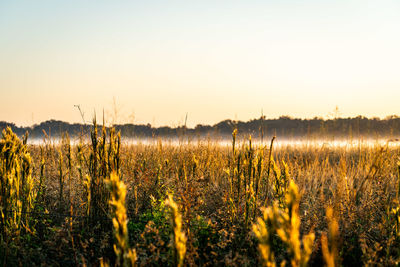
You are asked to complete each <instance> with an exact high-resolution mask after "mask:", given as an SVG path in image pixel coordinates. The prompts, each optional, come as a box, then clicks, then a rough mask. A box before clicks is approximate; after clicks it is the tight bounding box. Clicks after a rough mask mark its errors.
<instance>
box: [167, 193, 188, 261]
mask: <svg viewBox="0 0 400 267" xmlns="http://www.w3.org/2000/svg"><path fill="white" fill-rule="evenodd" d="M165 205H166V206H168V207H169V211H170V215H171V224H172V227H173V228H174V231H173V247H174V264H175V266H179V267H181V266H183V261H184V259H185V253H186V240H187V239H186V235H185V233H184V232H183V231H182V216H181V214H180V213H179V210H178V205H177V204H176V203H175V201H174V200H173V198H172V195H168V198H167V199H166V200H165Z"/></svg>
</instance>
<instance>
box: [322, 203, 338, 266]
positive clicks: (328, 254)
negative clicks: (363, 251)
mask: <svg viewBox="0 0 400 267" xmlns="http://www.w3.org/2000/svg"><path fill="white" fill-rule="evenodd" d="M326 217H327V220H328V236H327V234H326V233H323V234H322V236H321V247H322V255H323V256H324V260H325V263H326V266H328V267H334V266H338V250H337V241H338V237H339V224H338V222H337V220H336V218H335V217H334V214H333V209H332V208H331V207H328V208H327V209H326Z"/></svg>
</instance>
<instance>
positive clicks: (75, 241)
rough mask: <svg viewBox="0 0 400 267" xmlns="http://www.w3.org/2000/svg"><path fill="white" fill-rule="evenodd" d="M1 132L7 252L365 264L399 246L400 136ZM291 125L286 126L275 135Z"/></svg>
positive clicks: (114, 260) (1, 252)
mask: <svg viewBox="0 0 400 267" xmlns="http://www.w3.org/2000/svg"><path fill="white" fill-rule="evenodd" d="M236 134H237V133H236V131H234V132H233V133H232V141H231V143H230V144H229V145H226V144H225V145H221V144H219V143H218V142H216V141H213V140H202V141H198V142H197V141H196V142H195V141H193V142H187V141H182V142H178V143H177V144H171V143H168V142H166V141H163V140H158V141H157V142H155V143H154V144H146V143H144V144H140V143H136V144H131V143H127V142H124V140H121V138H120V136H119V134H118V133H116V132H115V131H114V130H113V129H105V128H100V127H94V128H93V129H92V131H91V133H87V135H83V136H82V138H81V139H78V140H74V142H71V141H70V139H69V137H68V136H67V135H66V136H64V138H63V139H62V140H61V141H60V142H52V141H51V140H49V139H44V140H43V141H42V142H41V143H38V144H36V143H35V144H32V145H29V143H26V140H24V139H23V138H21V139H20V138H18V137H17V136H16V135H14V134H13V133H12V132H11V130H9V129H8V130H6V131H4V132H3V138H2V139H1V143H0V153H1V154H0V178H1V179H0V208H1V221H0V222H1V224H0V234H1V240H0V242H1V243H0V263H2V265H3V266H18V265H21V266H36V265H39V266H43V265H51V266H77V265H84V266H99V265H103V266H106V265H111V266H114V265H117V266H135V265H137V266H149V265H155V266H198V265H199V266H215V265H220V266H225V265H227V266H258V265H259V266H275V265H281V264H283V265H284V266H308V265H310V266H322V265H327V266H339V265H344V266H350V265H353V266H359V265H397V264H398V262H399V259H400V243H399V242H400V229H399V227H400V225H399V223H400V211H399V197H400V195H399V193H400V182H399V179H400V177H399V175H400V167H399V166H400V165H399V163H398V162H399V159H400V158H399V156H400V147H398V146H397V145H395V144H393V143H391V142H387V143H383V144H378V143H377V144H375V145H363V144H362V143H360V144H359V145H354V146H325V145H320V144H315V145H312V144H311V145H310V144H309V145H290V144H287V145H281V146H275V147H274V140H269V141H268V142H264V143H263V144H261V143H259V142H258V143H257V145H255V144H252V142H251V138H248V139H247V140H244V141H240V142H239V141H238V140H237V138H236ZM277 138H279V136H278V137H277Z"/></svg>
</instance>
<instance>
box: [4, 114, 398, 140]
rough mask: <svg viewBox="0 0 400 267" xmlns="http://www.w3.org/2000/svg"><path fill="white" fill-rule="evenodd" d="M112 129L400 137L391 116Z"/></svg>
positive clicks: (35, 131)
mask: <svg viewBox="0 0 400 267" xmlns="http://www.w3.org/2000/svg"><path fill="white" fill-rule="evenodd" d="M6 127H11V129H12V130H13V132H15V133H16V134H18V135H21V136H22V135H23V134H25V133H26V132H28V133H29V135H30V137H31V138H43V137H45V136H49V137H54V138H58V137H61V136H62V135H63V134H64V133H68V134H69V135H70V136H71V137H76V136H79V135H81V134H82V133H87V132H89V131H90V129H91V128H92V127H93V125H90V124H80V123H68V122H64V121H59V120H48V121H45V122H42V123H40V124H35V125H32V126H29V127H18V126H16V125H15V124H14V123H9V122H5V121H0V130H1V131H2V130H3V129H5V128H6ZM98 127H101V126H98ZM114 127H115V128H116V130H117V131H120V132H121V135H122V136H123V137H128V138H152V137H164V138H179V137H184V136H187V137H207V136H208V137H218V138H230V136H231V134H232V131H233V130H234V129H237V130H238V133H239V135H241V136H248V135H252V137H253V138H270V137H272V136H274V135H276V136H279V137H280V138H331V137H334V138H397V137H398V136H399V135H400V117H398V116H395V115H393V116H388V117H386V118H384V119H380V118H366V117H363V116H357V117H353V118H333V119H323V118H318V117H315V118H312V119H299V118H292V117H289V116H281V117H279V118H277V119H266V118H265V116H262V117H260V118H257V119H252V120H249V121H235V120H224V121H221V122H219V123H217V124H214V125H202V124H199V125H197V126H196V127H193V128H189V127H185V126H179V127H169V126H163V127H153V126H152V125H150V124H119V125H114ZM107 129H108V127H107Z"/></svg>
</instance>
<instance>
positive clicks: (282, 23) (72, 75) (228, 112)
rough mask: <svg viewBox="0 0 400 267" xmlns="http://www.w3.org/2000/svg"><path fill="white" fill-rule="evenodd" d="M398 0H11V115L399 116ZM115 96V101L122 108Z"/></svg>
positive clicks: (4, 22)
mask: <svg viewBox="0 0 400 267" xmlns="http://www.w3.org/2000/svg"><path fill="white" fill-rule="evenodd" d="M398 14H400V2H398V1H336V3H321V1H316V0H315V1H302V3H298V2H295V1H269V3H263V2H262V1H235V2H234V3H232V2H231V1H218V3H215V1H201V2H197V1H196V2H194V1H146V4H143V3H139V1H137V2H136V1H133V2H128V1H96V3H94V2H93V3H89V2H85V3H83V2H82V1H65V2H63V3H61V1H11V0H9V1H2V2H1V3H0V99H1V100H2V104H1V105H0V120H4V121H9V122H15V123H17V124H18V125H31V124H33V123H39V122H41V121H44V120H47V119H60V120H65V121H69V122H80V121H81V118H80V115H79V112H78V110H77V109H76V108H74V105H77V104H79V105H80V106H81V107H82V109H83V110H84V111H85V117H86V119H87V120H90V119H91V116H92V114H93V112H94V110H96V112H97V116H98V117H99V116H100V117H101V114H102V111H103V109H104V110H105V112H106V115H107V118H108V119H109V120H111V118H112V117H113V116H114V115H113V114H115V113H117V117H118V121H117V122H121V123H123V122H134V123H151V124H153V125H156V126H160V125H170V126H177V125H181V124H182V123H183V121H184V118H185V114H186V113H188V125H189V126H195V125H196V124H213V123H216V122H219V121H220V120H223V119H240V120H249V119H253V118H256V117H259V116H260V113H261V110H263V112H264V114H265V115H266V117H267V118H275V117H279V116H280V115H290V116H293V117H308V118H309V117H314V116H321V117H326V116H327V115H328V114H329V113H331V112H332V111H333V110H334V108H335V106H338V107H339V109H340V112H341V114H342V116H346V117H347V116H357V115H364V116H368V117H372V116H378V117H385V116H387V115H391V114H399V113H400V111H399V104H398V103H399V100H400V49H399V47H400V16H399V15H398ZM113 99H115V100H116V104H117V105H116V106H117V109H116V111H117V112H114V111H113V110H115V109H113Z"/></svg>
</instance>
